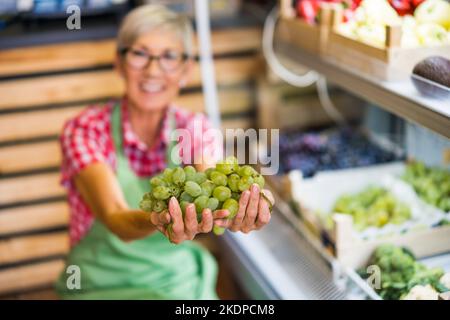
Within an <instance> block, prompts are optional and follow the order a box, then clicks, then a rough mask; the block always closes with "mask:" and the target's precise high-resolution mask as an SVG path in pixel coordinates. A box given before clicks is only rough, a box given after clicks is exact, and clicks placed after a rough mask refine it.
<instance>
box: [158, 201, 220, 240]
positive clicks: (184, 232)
mask: <svg viewBox="0 0 450 320" xmlns="http://www.w3.org/2000/svg"><path fill="white" fill-rule="evenodd" d="M228 214H229V213H228V210H216V211H214V212H211V210H210V209H204V210H203V212H202V220H201V222H200V223H198V221H197V212H196V210H195V205H194V204H193V203H190V204H189V205H187V207H186V214H185V215H184V218H183V213H182V211H181V207H180V204H179V203H178V200H177V199H176V198H175V197H172V198H171V199H170V201H169V210H168V212H167V211H164V212H162V213H160V214H158V213H155V212H153V213H152V214H151V216H150V219H151V222H152V223H153V224H154V225H155V226H156V228H157V229H158V230H159V231H161V232H162V233H163V234H164V235H165V236H166V237H167V238H168V239H169V241H170V242H172V243H175V244H179V243H181V242H183V241H186V240H192V239H194V238H195V236H196V235H197V234H198V233H208V232H211V231H212V228H213V225H214V220H218V219H225V218H226V216H227V215H228Z"/></svg>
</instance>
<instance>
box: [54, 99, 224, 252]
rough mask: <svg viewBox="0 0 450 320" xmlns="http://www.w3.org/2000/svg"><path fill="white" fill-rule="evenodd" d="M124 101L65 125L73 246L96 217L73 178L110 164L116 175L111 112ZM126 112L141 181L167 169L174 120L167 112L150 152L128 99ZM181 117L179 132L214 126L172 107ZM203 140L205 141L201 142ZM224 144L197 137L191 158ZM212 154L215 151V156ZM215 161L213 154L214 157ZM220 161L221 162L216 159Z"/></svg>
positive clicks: (126, 137)
mask: <svg viewBox="0 0 450 320" xmlns="http://www.w3.org/2000/svg"><path fill="white" fill-rule="evenodd" d="M117 102H118V101H110V102H108V103H107V104H106V105H104V106H101V105H94V106H90V107H88V108H86V109H85V110H83V111H82V112H81V113H80V114H79V115H78V116H76V117H75V118H73V119H71V120H69V121H67V122H66V123H65V125H64V128H63V131H62V134H61V137H60V143H61V148H62V155H63V160H62V166H61V174H62V175H61V184H62V185H63V186H64V187H65V188H66V189H67V192H68V203H69V207H70V213H71V214H70V223H69V234H70V242H71V245H72V246H73V245H75V244H76V243H77V242H78V241H80V240H81V239H82V238H83V236H84V235H86V233H87V232H88V231H89V229H90V227H91V225H92V222H93V218H94V216H93V214H92V212H91V210H90V208H89V207H88V205H87V204H86V203H85V202H84V200H83V198H82V197H81V195H80V193H79V192H78V191H77V189H76V187H75V184H74V182H73V177H74V176H75V175H76V174H77V173H78V172H80V171H81V170H82V169H83V168H85V167H86V166H88V165H89V164H91V163H95V162H104V163H107V164H108V165H110V166H111V167H112V168H113V170H114V171H115V168H116V155H115V151H114V142H113V140H112V137H111V114H112V110H113V107H114V106H115V104H116V103H117ZM119 102H120V103H121V108H122V113H121V114H122V119H121V120H122V132H123V148H124V154H125V156H126V157H127V158H128V161H129V163H130V166H131V168H132V170H133V171H134V172H135V173H136V175H137V176H139V177H149V176H152V175H155V174H157V173H159V172H161V171H163V170H164V168H165V167H166V148H167V146H168V138H169V123H168V122H169V121H168V117H167V111H166V114H165V115H164V117H163V120H162V126H161V130H160V132H159V135H158V138H157V139H156V142H155V143H154V145H153V146H152V147H151V148H149V147H148V146H147V145H146V144H145V143H144V142H142V141H140V140H139V138H138V137H137V135H136V134H135V133H134V132H133V130H132V128H131V123H130V122H129V119H128V112H127V110H128V109H127V107H126V99H123V100H121V101H119ZM169 108H170V109H171V111H173V112H174V114H175V126H176V128H177V129H187V130H189V132H190V133H191V137H195V135H194V134H193V132H194V127H199V128H201V130H202V133H204V132H205V131H206V130H208V129H210V128H212V125H211V123H210V122H209V121H208V119H207V118H206V116H205V115H204V114H201V113H192V112H189V111H186V110H183V109H180V108H178V107H176V106H170V107H169ZM199 139H201V141H200V140H199ZM219 146H220V144H218V143H217V142H216V141H215V140H213V139H211V138H209V139H208V137H207V135H203V136H200V137H199V138H198V139H193V141H192V144H191V148H192V149H191V154H194V152H200V153H199V154H205V151H206V150H209V152H211V151H212V150H215V151H217V148H218V147H219ZM215 151H212V152H215ZM180 156H181V158H182V161H183V163H184V164H190V163H192V159H188V158H187V157H183V152H182V150H181V151H180ZM208 156H209V157H212V156H213V155H212V154H208ZM214 160H218V159H214Z"/></svg>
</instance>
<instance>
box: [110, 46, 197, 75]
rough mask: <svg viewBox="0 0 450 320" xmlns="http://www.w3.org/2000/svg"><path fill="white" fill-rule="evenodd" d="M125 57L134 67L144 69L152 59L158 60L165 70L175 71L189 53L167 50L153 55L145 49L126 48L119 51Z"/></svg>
mask: <svg viewBox="0 0 450 320" xmlns="http://www.w3.org/2000/svg"><path fill="white" fill-rule="evenodd" d="M119 52H120V54H121V55H122V56H124V57H125V62H126V63H127V64H128V65H129V66H130V67H132V68H134V69H139V70H141V69H144V68H147V67H148V66H149V64H150V63H151V62H152V60H157V61H158V65H159V67H160V68H161V70H163V71H164V72H170V71H175V70H176V69H178V68H180V67H181V66H182V65H183V64H184V63H185V62H186V60H187V59H188V58H189V55H188V54H187V53H184V52H176V51H166V52H164V53H163V54H161V55H157V56H156V55H151V54H149V53H147V52H145V51H144V50H138V49H133V48H124V49H122V50H120V51H119Z"/></svg>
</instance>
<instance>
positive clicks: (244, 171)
mask: <svg viewBox="0 0 450 320" xmlns="http://www.w3.org/2000/svg"><path fill="white" fill-rule="evenodd" d="M238 173H239V175H240V176H241V177H251V176H253V175H256V174H257V172H256V170H255V169H253V168H252V167H250V166H249V165H245V166H242V167H240V168H239V172H238Z"/></svg>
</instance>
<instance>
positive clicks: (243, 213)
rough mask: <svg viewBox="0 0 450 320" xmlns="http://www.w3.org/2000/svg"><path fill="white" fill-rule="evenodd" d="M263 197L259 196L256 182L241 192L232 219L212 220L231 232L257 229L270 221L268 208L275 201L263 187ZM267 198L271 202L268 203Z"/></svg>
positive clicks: (247, 231)
mask: <svg viewBox="0 0 450 320" xmlns="http://www.w3.org/2000/svg"><path fill="white" fill-rule="evenodd" d="M262 192H264V195H265V196H266V197H267V198H268V199H265V197H264V196H261V194H260V189H259V186H258V185H257V184H253V185H252V186H251V188H250V190H246V191H244V192H243V193H242V194H241V197H240V199H239V210H238V213H237V214H236V216H235V217H234V218H233V219H220V220H216V221H214V224H215V225H216V226H218V227H223V228H228V229H229V230H231V231H233V232H237V231H242V232H243V233H249V232H250V231H253V230H259V229H261V228H262V227H264V226H265V225H266V224H268V223H269V221H270V214H271V213H270V208H271V207H272V206H273V204H274V203H275V201H274V198H273V195H272V193H271V192H270V191H269V190H267V189H263V190H262ZM268 200H269V201H270V202H271V203H270V204H269V203H268Z"/></svg>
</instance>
